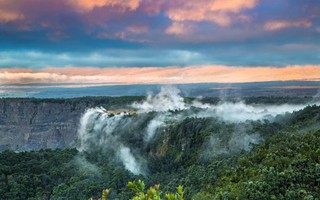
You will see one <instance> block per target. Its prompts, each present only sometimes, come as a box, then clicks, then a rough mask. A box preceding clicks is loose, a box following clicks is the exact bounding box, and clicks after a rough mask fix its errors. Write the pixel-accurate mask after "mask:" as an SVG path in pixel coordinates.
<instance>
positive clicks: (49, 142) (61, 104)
mask: <svg viewBox="0 0 320 200" xmlns="http://www.w3.org/2000/svg"><path fill="white" fill-rule="evenodd" d="M137 98H138V97H135V98H128V97H119V98H109V97H84V98H76V99H20V98H18V99H14V98H4V99H0V151H2V150H5V149H12V150H20V151H24V150H38V149H45V148H52V149H54V148H65V147H72V146H74V145H75V143H76V138H77V130H78V126H79V120H80V118H81V115H82V114H83V113H84V111H85V110H86V109H87V108H89V107H94V106H101V105H102V106H105V107H106V108H109V107H111V108H112V106H117V105H120V104H122V105H126V104H128V103H129V102H131V101H134V100H136V99H137Z"/></svg>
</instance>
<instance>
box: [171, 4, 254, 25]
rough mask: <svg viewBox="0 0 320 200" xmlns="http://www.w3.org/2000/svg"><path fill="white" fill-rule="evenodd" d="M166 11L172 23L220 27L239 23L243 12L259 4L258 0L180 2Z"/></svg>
mask: <svg viewBox="0 0 320 200" xmlns="http://www.w3.org/2000/svg"><path fill="white" fill-rule="evenodd" d="M176 2H178V3H176V4H173V6H171V7H169V8H168V10H166V13H167V15H168V17H169V18H170V19H171V20H172V21H194V22H200V21H209V22H213V23H215V24H217V25H220V26H229V25H230V24H231V23H233V21H237V19H238V15H239V16H242V18H243V16H244V15H242V14H241V11H242V10H245V9H252V8H254V7H255V6H256V5H257V4H258V0H229V1H225V0H199V1H197V2H196V3H195V2H193V1H183V0H178V1H176Z"/></svg>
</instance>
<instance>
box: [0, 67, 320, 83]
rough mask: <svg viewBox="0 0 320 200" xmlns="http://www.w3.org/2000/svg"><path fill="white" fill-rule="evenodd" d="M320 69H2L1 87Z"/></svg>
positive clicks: (261, 77) (261, 75) (258, 77)
mask: <svg viewBox="0 0 320 200" xmlns="http://www.w3.org/2000/svg"><path fill="white" fill-rule="evenodd" d="M319 69H320V66H319V65H306V66H298V65H297V66H287V67H283V68H277V67H228V66H219V65H214V66H189V67H167V68H166V67H147V68H139V67H135V68H94V67H86V68H79V67H68V68H47V69H42V70H25V69H1V70H0V83H1V84H13V83H16V84H26V83H65V84H70V83H81V84H83V85H86V84H99V85H103V84H106V85H107V84H108V85H110V84H113V85H117V84H120V85H121V84H178V83H210V82H220V83H239V82H260V81H289V80H320V70H319Z"/></svg>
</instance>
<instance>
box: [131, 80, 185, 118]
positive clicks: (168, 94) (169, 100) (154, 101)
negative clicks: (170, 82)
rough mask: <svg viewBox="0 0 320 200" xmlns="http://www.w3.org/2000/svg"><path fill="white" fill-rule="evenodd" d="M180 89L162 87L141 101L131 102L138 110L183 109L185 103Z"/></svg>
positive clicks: (164, 110)
mask: <svg viewBox="0 0 320 200" xmlns="http://www.w3.org/2000/svg"><path fill="white" fill-rule="evenodd" d="M179 93H180V90H179V89H178V88H175V87H170V86H166V87H162V88H161V89H160V92H159V94H157V95H155V96H153V95H152V94H149V95H148V96H147V99H146V100H145V101H144V102H142V103H133V104H132V107H133V108H135V109H137V110H138V111H139V112H152V111H154V112H166V111H169V110H184V109H187V108H188V107H187V105H186V104H185V103H184V101H183V97H181V96H180V95H179Z"/></svg>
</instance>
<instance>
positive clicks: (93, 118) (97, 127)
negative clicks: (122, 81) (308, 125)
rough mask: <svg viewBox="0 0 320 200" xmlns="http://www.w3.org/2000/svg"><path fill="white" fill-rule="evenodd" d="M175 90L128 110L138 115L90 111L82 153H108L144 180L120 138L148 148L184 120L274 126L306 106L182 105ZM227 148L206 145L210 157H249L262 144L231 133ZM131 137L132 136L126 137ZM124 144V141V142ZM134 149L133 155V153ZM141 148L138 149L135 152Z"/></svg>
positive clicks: (214, 142) (138, 160) (83, 125)
mask: <svg viewBox="0 0 320 200" xmlns="http://www.w3.org/2000/svg"><path fill="white" fill-rule="evenodd" d="M179 93H180V90H179V89H177V88H174V87H163V88H161V90H160V92H159V93H158V94H156V95H152V94H149V95H148V96H147V98H146V100H145V101H143V102H136V103H133V104H132V108H133V109H134V110H135V111H136V113H134V114H133V115H132V116H131V115H130V114H125V113H120V114H110V113H108V112H107V111H106V110H105V109H104V108H92V109H88V110H87V111H86V112H85V113H84V115H83V116H82V118H81V121H80V127H79V132H78V136H79V141H80V146H79V150H80V151H94V150H101V151H108V152H111V154H110V155H109V156H113V157H114V159H116V160H117V161H120V162H121V163H122V164H123V166H124V167H125V168H126V169H127V170H129V171H130V172H132V173H133V174H145V172H144V170H143V169H144V168H145V166H143V164H142V163H144V160H143V159H142V156H141V155H139V153H138V152H139V151H135V150H136V147H130V145H128V144H129V143H128V142H127V143H126V142H125V140H124V139H123V138H126V135H127V136H128V135H129V134H132V133H134V134H135V135H138V137H140V138H142V141H143V142H144V143H145V144H148V143H149V142H150V141H151V140H152V139H153V138H155V137H156V135H157V134H159V133H160V132H161V131H160V130H161V128H163V127H165V126H167V125H168V123H172V122H179V121H182V120H184V119H186V118H187V117H197V118H217V119H219V120H222V121H224V122H227V123H235V124H237V123H243V122H246V121H247V120H253V121H256V120H264V119H266V120H273V119H274V118H275V117H276V116H277V115H282V114H285V113H288V112H289V113H291V112H293V111H298V110H301V109H303V108H304V107H306V106H307V105H308V104H297V105H294V104H283V105H263V104H252V105H248V104H246V103H244V102H242V101H240V102H220V103H218V104H215V105H213V104H204V103H201V102H200V101H199V100H195V101H193V102H191V103H186V102H185V101H184V98H183V97H182V96H180V95H179ZM230 134H231V138H229V140H228V142H227V145H226V143H225V142H224V143H222V142H221V140H220V139H219V138H217V137H211V139H210V140H208V141H207V145H208V144H209V147H208V149H209V151H210V152H211V153H215V154H221V153H226V152H235V151H239V150H245V151H249V150H250V148H251V146H252V144H258V143H260V142H261V140H262V139H261V138H260V136H259V134H257V133H247V131H246V130H243V131H239V132H233V133H230ZM130 136H131V135H130ZM127 141H128V140H127ZM133 148H134V149H133ZM137 148H140V147H137Z"/></svg>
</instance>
